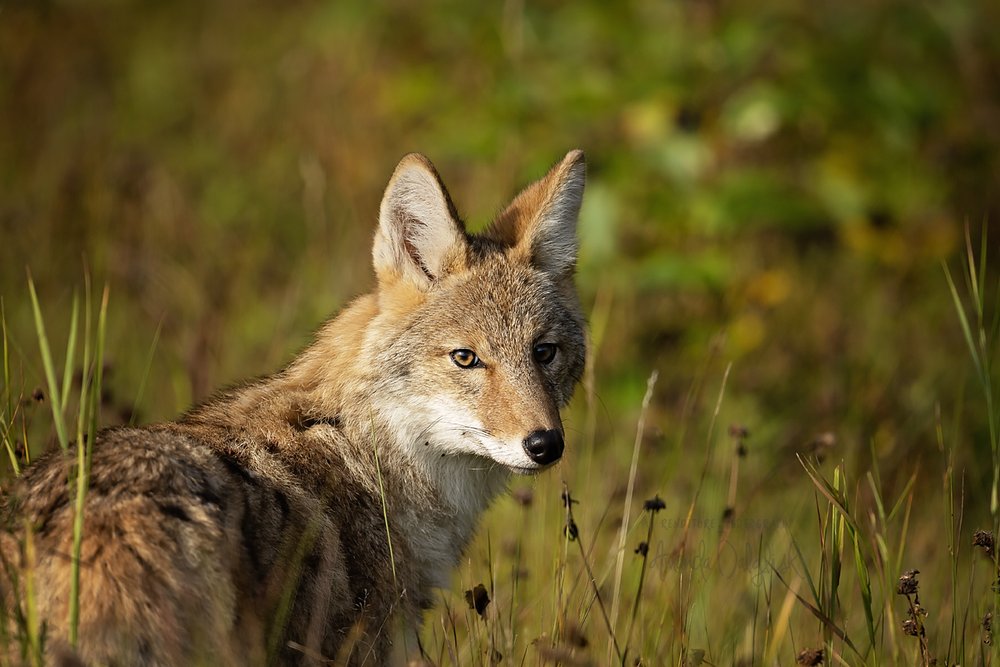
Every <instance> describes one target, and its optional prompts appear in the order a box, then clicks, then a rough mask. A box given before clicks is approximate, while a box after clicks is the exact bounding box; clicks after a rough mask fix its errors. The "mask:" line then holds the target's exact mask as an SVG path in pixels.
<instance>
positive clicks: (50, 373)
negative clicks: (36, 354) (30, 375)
mask: <svg viewBox="0 0 1000 667" xmlns="http://www.w3.org/2000/svg"><path fill="white" fill-rule="evenodd" d="M28 291H29V293H30V295H31V308H32V311H33V312H34V315H35V333H36V335H37V337H38V348H39V351H40V352H41V354H42V365H43V366H44V368H45V380H46V382H47V383H48V386H49V405H50V406H51V408H52V421H53V423H54V424H55V428H56V437H57V438H58V439H59V446H60V447H61V448H62V450H63V451H66V450H67V448H68V447H69V437H68V436H67V434H66V419H65V416H64V415H63V402H62V394H61V393H60V391H59V384H58V383H57V382H56V371H55V365H54V364H53V363H52V351H51V350H50V348H49V339H48V336H47V335H46V333H45V320H44V318H43V317H42V309H41V307H40V306H39V305H38V295H37V294H36V293H35V283H34V281H33V280H32V279H31V274H28Z"/></svg>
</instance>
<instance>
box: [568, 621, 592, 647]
mask: <svg viewBox="0 0 1000 667" xmlns="http://www.w3.org/2000/svg"><path fill="white" fill-rule="evenodd" d="M565 639H566V641H567V642H569V643H570V644H571V645H573V646H575V647H577V648H587V646H588V645H589V644H590V641H589V640H588V639H587V635H586V634H584V632H583V628H581V627H580V626H579V625H577V624H576V623H568V624H567V625H566V637H565Z"/></svg>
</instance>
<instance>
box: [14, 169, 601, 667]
mask: <svg viewBox="0 0 1000 667" xmlns="http://www.w3.org/2000/svg"><path fill="white" fill-rule="evenodd" d="M582 187H583V156H582V154H581V153H579V152H574V153H570V154H569V155H567V157H566V159H564V160H563V161H562V162H561V163H560V164H558V165H556V167H554V168H553V170H552V171H551V172H550V173H549V174H548V175H547V176H546V177H545V178H544V179H542V180H541V181H540V182H539V183H536V184H534V185H532V186H530V187H529V188H528V189H526V190H525V192H524V193H522V194H521V195H520V196H519V197H518V198H517V199H515V200H514V202H513V203H512V205H511V207H510V208H509V209H507V210H506V211H504V212H503V213H501V214H500V216H499V217H498V218H497V221H496V222H495V223H494V225H493V226H492V227H491V228H490V229H489V230H488V231H487V232H486V233H485V234H484V235H483V236H480V237H472V236H469V235H468V234H467V233H466V232H465V230H464V226H463V225H462V223H461V221H460V220H459V219H458V217H457V214H456V213H455V209H454V206H453V205H452V203H451V200H450V198H449V197H448V195H447V192H446V191H445V190H444V187H443V186H442V185H441V182H440V178H439V177H438V175H437V172H436V171H434V169H433V167H432V166H431V165H430V163H429V162H428V161H427V160H426V159H425V158H423V157H420V156H407V157H406V158H404V159H403V161H402V162H401V163H400V166H399V167H398V168H397V170H396V173H395V174H394V175H393V179H392V180H391V181H390V183H389V186H388V187H387V189H386V196H385V199H384V201H383V205H382V211H381V216H380V224H379V231H378V233H377V235H376V242H375V251H374V254H375V268H376V272H377V274H378V277H379V287H378V289H377V290H376V291H375V292H374V293H372V294H369V295H367V296H364V297H361V298H360V299H358V300H357V301H355V302H354V303H353V304H352V305H351V306H350V307H348V308H347V309H346V310H345V311H344V312H343V313H341V314H340V315H339V316H338V317H336V318H335V319H332V320H331V321H329V322H328V323H327V324H326V325H325V326H324V327H323V328H322V329H321V330H320V331H319V333H318V334H317V336H316V340H315V341H314V343H313V344H312V345H311V346H310V347H308V348H307V349H306V350H305V351H304V352H303V353H302V354H301V355H300V356H299V357H298V358H297V359H295V360H294V361H293V362H292V363H291V364H290V365H289V366H288V367H287V368H285V369H284V370H282V371H281V372H279V373H277V374H275V375H273V376H269V377H266V378H263V379H261V380H257V381H254V382H251V383H249V384H246V385H244V386H241V387H238V388H236V389H232V390H230V391H227V392H224V393H222V394H220V395H219V396H217V397H216V398H214V399H213V400H211V401H209V402H208V403H206V404H204V405H202V406H199V407H197V408H195V409H193V410H192V411H190V412H189V413H188V414H186V415H184V416H183V417H181V418H180V419H179V420H178V421H176V422H171V423H166V424H157V425H152V426H148V427H145V428H120V429H114V430H109V431H105V432H103V433H101V434H100V436H99V438H98V440H97V442H96V443H95V446H94V450H93V462H92V468H91V473H90V474H91V477H90V490H89V493H88V495H87V500H86V507H85V514H84V516H85V522H84V540H83V548H82V554H81V575H80V576H81V622H80V630H79V636H80V642H79V646H78V648H77V652H78V655H79V657H80V658H81V659H83V660H84V661H86V662H87V663H89V664H107V665H189V664H212V665H216V664H217V665H247V664H264V663H265V662H268V661H272V662H274V661H276V662H279V663H283V664H298V663H307V662H311V661H312V660H313V659H317V660H319V659H326V660H332V659H340V660H347V661H349V662H350V663H351V664H365V663H369V664H384V663H386V662H388V661H390V659H391V658H390V656H391V655H393V647H392V643H393V641H392V640H393V637H394V636H395V635H394V632H395V629H396V625H397V624H398V623H402V624H403V625H406V626H408V627H410V628H411V629H412V628H415V627H416V626H417V625H418V624H419V621H420V615H421V612H422V611H423V610H424V609H426V608H428V607H430V606H431V603H432V590H433V588H434V587H435V586H440V585H445V584H446V583H447V573H448V570H449V569H450V568H451V567H452V566H453V565H454V564H455V563H456V562H457V560H458V558H459V557H460V555H461V553H462V550H463V549H464V548H465V546H466V544H467V543H468V541H469V540H470V538H471V536H472V534H473V532H474V529H475V524H476V520H477V517H478V516H479V514H480V513H481V512H482V511H483V510H484V509H485V508H486V507H487V505H488V504H489V502H490V500H491V499H492V498H493V497H494V496H495V495H496V494H497V493H499V492H501V491H502V490H503V489H504V487H505V486H506V482H507V477H508V475H509V470H515V471H517V472H526V471H529V470H533V469H536V468H538V467H539V466H536V465H534V464H532V463H531V461H530V460H529V459H527V458H526V454H524V452H523V451H521V450H520V442H521V441H522V440H523V439H524V438H525V437H526V436H527V435H528V434H529V433H531V432H533V431H536V430H538V429H561V424H560V421H559V408H560V407H561V406H563V405H565V404H566V402H567V401H568V400H569V398H570V394H571V393H572V390H573V387H574V385H575V384H576V382H577V381H578V379H579V377H580V374H581V372H582V367H583V359H584V339H583V325H582V321H581V316H580V310H579V305H578V303H577V300H576V296H575V292H574V290H573V287H572V273H573V265H574V263H575V258H576V240H575V239H576V233H575V221H576V215H577V212H578V209H579V203H580V197H581V196H582ZM541 340H545V341H549V342H553V343H556V344H557V345H558V353H557V357H556V359H555V360H554V361H553V362H552V363H550V364H547V365H544V366H543V365H541V364H540V363H538V362H536V361H534V360H533V358H532V349H533V348H532V346H533V345H535V344H536V343H538V342H539V341H541ZM455 349H472V350H474V351H475V352H476V353H477V355H478V356H479V358H480V360H481V361H482V365H481V366H480V367H477V368H470V369H465V368H459V367H457V366H456V365H455V363H453V362H452V360H451V358H450V357H449V355H450V353H451V351H453V350H455ZM68 472H69V463H68V459H67V458H65V457H62V456H60V455H52V456H49V457H48V458H46V459H44V460H43V461H40V462H38V463H36V464H35V465H32V466H31V467H30V468H29V469H28V471H27V472H26V473H25V475H24V476H23V479H22V480H21V482H20V484H19V486H18V487H17V489H16V490H15V492H14V493H13V494H12V495H11V497H10V498H9V499H8V508H7V512H6V515H7V518H8V523H9V524H10V525H11V526H14V529H13V530H12V531H10V532H9V533H8V534H6V535H4V536H3V545H2V546H3V556H4V560H5V562H6V563H8V564H9V565H11V566H12V567H13V568H14V569H15V570H16V571H20V572H22V574H23V572H24V570H23V568H24V567H25V566H26V565H27V563H26V562H25V554H24V551H23V548H22V547H23V539H24V536H23V533H21V532H20V531H19V530H18V529H17V527H19V526H21V525H22V521H23V520H24V519H27V520H28V522H29V523H30V525H31V526H32V532H33V535H34V542H35V545H36V552H37V557H36V561H35V562H34V563H33V566H34V580H35V582H36V587H37V590H38V597H37V605H38V609H39V610H40V613H41V616H42V618H43V619H44V622H45V624H46V628H47V633H48V637H49V642H48V644H49V650H50V655H55V653H54V652H55V651H57V650H59V648H60V647H61V646H62V647H64V646H65V642H66V637H67V627H66V626H67V616H68V591H69V576H70V556H69V554H70V553H71V540H72V537H71V535H72V527H71V526H72V521H73V507H72V502H71V498H70V494H69V489H68V485H67V475H68ZM383 503H384V507H383ZM383 509H384V510H385V512H386V513H387V515H388V533H389V535H388V539H387V526H386V520H385V519H384V516H383ZM390 550H391V551H390ZM21 582H22V583H23V577H22V578H21ZM22 594H23V591H22ZM7 598H8V601H11V591H10V590H8V592H7ZM407 649H408V650H409V652H410V653H411V654H412V653H413V651H414V649H415V647H414V646H412V645H411V646H408V647H407ZM396 653H397V654H398V653H399V652H398V647H396Z"/></svg>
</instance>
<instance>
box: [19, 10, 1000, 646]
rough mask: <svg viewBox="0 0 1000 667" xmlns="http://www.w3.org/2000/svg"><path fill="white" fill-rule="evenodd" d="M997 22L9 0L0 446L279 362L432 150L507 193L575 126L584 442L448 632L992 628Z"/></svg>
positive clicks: (746, 634)
mask: <svg viewBox="0 0 1000 667" xmlns="http://www.w3.org/2000/svg"><path fill="white" fill-rule="evenodd" d="M998 21H1000V10H998V8H997V7H996V6H995V3H989V2H973V1H970V0H961V1H956V2H949V3H940V4H933V3H913V2H910V1H903V0H877V1H876V0H873V1H871V2H865V3H820V4H812V5H809V6H799V5H798V4H797V3H793V2H785V1H783V0H768V2H764V3H760V2H750V1H749V0H739V1H737V2H732V3H715V2H700V1H699V2H642V1H638V0H636V1H632V2H627V3H601V2H596V1H593V2H577V3H572V4H567V5H562V4H560V3H554V2H540V3H529V2H526V1H524V0H508V1H507V2H503V3H499V4H492V3H481V4H472V5H470V4H469V3H458V2H449V1H445V0H437V1H435V2H433V3H430V4H426V5H417V4H412V3H406V2H390V3H380V4H375V3H355V2H343V3H329V4H322V3H318V2H306V1H303V2H297V3H293V4H289V3H277V2H255V3H250V4H239V5H237V4H236V3H229V2H220V3H196V2H193V1H190V2H189V1H187V0H185V1H182V2H176V3H169V4H164V5H155V6H153V5H150V6H146V5H142V4H140V3H133V2H95V3H88V4H78V3H71V2H48V3H39V4H30V3H15V4H11V5H8V6H4V7H2V8H0V102H2V104H0V129H2V135H3V137H4V138H3V141H0V175H2V177H0V297H2V299H3V322H4V341H5V346H4V355H5V356H4V374H3V382H4V384H3V390H2V396H0V414H2V423H0V426H2V430H3V435H4V446H5V448H6V449H7V452H6V453H2V452H0V455H2V456H3V458H4V461H5V462H4V466H5V468H4V472H3V474H2V479H3V480H4V482H3V484H4V485H6V484H8V483H9V480H10V479H11V478H12V477H13V476H14V475H15V474H16V472H17V470H19V469H20V468H22V467H23V466H24V465H28V464H29V461H30V460H31V459H32V458H35V457H37V456H38V455H39V454H40V453H41V452H42V451H44V450H47V449H50V448H58V447H60V443H61V444H63V445H65V443H66V442H67V441H68V440H73V439H75V438H77V436H78V435H82V434H84V433H87V432H88V431H89V430H90V428H91V417H93V422H94V423H93V425H94V426H95V427H96V426H99V425H100V426H103V425H113V424H119V423H123V422H128V421H134V422H137V423H147V422H153V421H157V420H163V419H170V418H172V417H174V416H176V415H177V414H179V413H180V412H181V411H183V410H184V409H186V408H187V407H188V406H189V405H191V404H192V403H193V402H197V401H198V400H201V399H203V398H205V397H206V396H208V395H210V394H211V392H212V391H214V390H215V389H217V388H219V387H221V386H224V385H226V384H227V383H231V382H235V381H238V380H240V379H242V378H245V377H248V376H252V375H256V374H262V373H267V372H271V371H273V370H276V369H278V368H280V367H281V365H282V364H283V363H285V362H287V361H288V360H289V359H290V358H291V356H292V355H293V354H294V353H295V351H296V350H298V349H300V348H301V347H302V346H303V345H304V344H305V343H306V342H307V341H308V339H309V335H310V333H311V332H312V331H313V330H314V329H315V328H316V327H317V326H318V325H319V323H320V322H322V321H323V319H324V318H325V317H327V316H329V315H330V314H332V313H334V312H336V310H337V309H339V308H340V307H342V306H343V305H344V304H345V303H347V302H348V301H349V300H350V299H351V298H352V297H353V296H354V295H357V294H359V293H362V292H363V291H365V290H367V289H369V288H371V286H372V285H373V277H372V273H371V269H370V260H369V250H370V242H371V235H372V232H373V228H374V224H375V220H376V213H377V207H378V202H379V197H380V195H381V189H382V188H383V187H384V185H385V181H386V179H387V178H388V176H389V174H390V173H391V170H392V168H393V166H394V165H395V163H396V161H397V160H398V159H399V157H400V156H401V155H403V154H404V153H406V152H409V151H412V150H419V151H422V152H424V153H426V154H427V155H428V156H429V157H430V158H431V159H432V160H433V161H434V162H435V164H436V165H437V167H438V168H439V170H440V171H441V173H442V176H443V177H444V179H445V181H446V182H447V183H448V185H449V188H450V189H451V193H452V195H453V197H454V198H455V200H456V204H457V205H458V208H459V210H460V211H461V212H462V213H463V215H464V216H465V217H466V219H467V220H468V222H469V225H470V227H472V228H478V227H480V226H482V225H484V224H485V223H486V222H487V221H488V220H489V218H490V216H491V215H492V214H493V213H494V212H495V211H496V210H497V208H498V207H499V206H500V205H501V204H502V203H503V202H504V201H505V200H506V198H507V197H509V196H510V195H511V194H513V193H514V192H515V191H516V189H517V188H518V187H520V186H521V185H523V184H525V183H526V182H527V181H528V180H529V179H531V178H534V177H536V176H538V175H539V174H540V173H542V172H543V171H544V169H545V168H546V167H547V166H548V165H549V164H551V163H552V162H553V161H555V160H557V159H558V158H559V157H561V156H562V155H563V154H564V153H565V151H566V150H568V149H570V148H573V147H581V148H583V149H584V150H586V151H587V154H588V161H589V181H588V190H587V193H586V199H585V204H584V210H583V212H582V215H581V221H580V236H581V243H582V247H581V259H580V267H579V285H580V289H581V294H582V298H583V303H584V307H585V310H586V311H587V315H588V322H589V334H590V339H591V342H590V357H589V365H588V372H587V375H586V379H585V382H584V384H583V386H581V387H580V389H579V390H578V392H577V395H576V398H575V399H574V403H573V405H572V406H571V408H570V410H569V411H568V412H567V414H566V415H565V422H566V426H567V432H568V436H569V439H568V447H567V453H566V456H565V460H564V461H563V462H562V463H561V464H560V465H559V466H558V467H557V468H556V469H555V470H553V471H550V472H548V473H545V474H543V475H541V476H539V477H538V478H536V479H520V478H518V479H515V481H514V484H513V493H512V494H511V497H509V498H505V499H503V500H501V501H499V502H498V503H497V505H496V506H495V507H494V508H493V509H492V510H491V512H490V513H489V514H488V515H487V517H486V519H485V521H484V523H483V525H482V528H481V531H480V535H479V537H478V539H477V541H476V542H475V544H474V545H473V547H472V548H471V549H470V550H469V552H468V557H467V560H466V562H465V563H464V564H463V566H462V567H461V568H460V569H459V570H458V571H457V572H456V574H455V577H454V582H453V586H452V587H451V589H450V590H448V591H444V592H442V598H441V602H440V604H439V605H438V607H437V608H436V609H435V610H433V611H431V612H429V613H428V615H427V618H426V622H425V626H424V630H423V633H422V636H423V643H424V646H425V648H426V649H427V653H428V657H429V658H430V659H431V661H433V662H434V663H435V664H440V665H447V664H452V665H480V664H483V665H486V664H495V663H496V662H498V661H502V664H518V665H519V664H526V665H533V664H562V665H574V664H580V665H583V664H595V665H604V664H612V663H614V664H635V660H636V659H640V660H641V663H642V664H644V665H663V664H677V665H698V664H712V665H728V664H748V665H749V664H753V665H771V664H782V665H793V664H796V663H797V662H798V663H799V664H812V663H810V662H809V660H812V659H816V656H815V654H812V655H810V654H803V651H823V661H824V664H848V665H859V664H870V665H874V664H884V665H895V664H917V665H929V664H932V663H933V661H935V660H936V664H938V665H945V664H948V665H951V664H961V665H969V664H994V663H993V661H994V660H995V659H996V656H995V653H996V649H995V648H994V646H995V642H994V638H993V634H992V629H991V627H990V622H989V621H988V620H987V619H988V618H989V616H988V615H989V614H993V613H995V609H996V605H997V602H998V600H997V597H998V593H997V589H998V585H997V582H998V572H1000V570H998V565H997V557H996V550H995V548H994V547H993V546H991V545H992V542H991V539H992V537H991V535H987V534H983V533H977V531H989V532H990V533H991V534H992V535H996V534H997V531H998V529H1000V505H998V501H997V488H996V486H997V482H998V479H1000V435H998V429H1000V405H998V402H997V401H998V399H997V393H998V392H1000V368H998V367H997V364H996V362H995V360H996V356H997V354H998V353H1000V336H998V333H997V331H998V329H997V328H998V322H1000V269H998V267H1000V257H998V250H997V249H998V248H1000V245H998V239H1000V230H998V229H997V227H996V222H995V220H996V219H997V217H998V215H1000V187H998V186H1000V183H998V182H997V174H1000V130H998V128H1000V75H998V72H1000V42H998V41H997V40H996V39H994V35H993V34H992V26H995V25H997V22H998ZM26 269H27V270H29V271H30V275H31V280H32V284H33V285H34V289H35V290H36V292H37V298H38V307H37V310H36V308H35V307H34V305H33V301H32V297H31V290H29V282H28V274H27V273H26ZM87 281H89V283H88V282H87ZM105 285H106V286H107V305H106V311H104V312H105V313H106V315H104V316H103V318H102V315H101V313H102V310H101V309H102V303H103V298H104V288H105ZM74 313H75V315H74ZM38 316H41V318H43V319H44V325H45V329H46V337H45V338H46V339H47V341H48V344H49V347H50V348H51V349H50V357H51V361H50V364H49V365H50V366H51V372H50V373H49V375H50V376H51V377H47V374H46V362H45V361H44V355H43V354H42V351H41V347H42V346H40V342H41V341H40V336H39V330H38V325H37V322H38ZM88 331H89V333H87V332H88ZM99 331H100V332H101V333H102V335H103V337H104V341H103V344H101V342H100V341H99V335H98V332H99ZM71 332H73V333H72V335H71ZM70 342H72V344H71V345H68V343H70ZM69 348H72V349H69ZM99 351H103V355H104V358H103V359H102V360H101V362H100V363H98V352H99ZM67 358H69V361H68V362H67ZM85 359H86V360H87V363H84V360H85ZM98 371H100V383H101V384H100V388H99V390H96V389H97V388H96V386H94V385H92V382H94V381H97V379H98ZM52 387H57V388H58V391H57V392H53V391H52ZM84 388H87V391H88V392H89V393H88V394H87V395H83V396H82V397H81V391H82V390H83V389H84ZM36 390H37V391H36ZM81 405H82V406H83V410H82V411H80V410H79V406H81ZM78 414H82V418H80V419H78ZM60 421H62V422H63V424H62V425H61V426H57V424H58V423H59V422H60ZM566 498H571V499H572V501H573V502H571V503H567V502H566ZM657 498H658V499H660V500H662V505H663V506H662V507H660V503H659V502H658V501H657V500H656V499H657ZM570 512H571V515H570ZM641 545H645V546H641ZM909 570H919V574H918V575H915V576H913V577H910V576H907V575H906V573H907V571H909ZM901 577H902V579H901ZM478 585H482V586H483V587H484V589H485V593H486V594H487V595H488V597H489V600H490V603H489V604H488V605H487V606H486V607H485V609H483V608H482V605H483V602H484V599H485V598H484V597H483V594H482V592H479V593H477V592H476V587H477V586H478ZM900 591H903V592H900ZM467 592H468V597H469V598H470V599H471V600H472V602H473V604H472V605H471V606H470V603H469V601H468V600H467V595H466V593H467ZM477 601H478V603H479V609H480V610H481V611H482V614H479V613H477V610H476V605H475V603H476V602H477ZM28 634H29V635H30V634H31V633H28ZM10 641H13V642H25V643H26V644H31V643H32V642H37V641H40V640H39V639H38V638H37V637H32V636H22V637H18V638H13V639H11V640H10Z"/></svg>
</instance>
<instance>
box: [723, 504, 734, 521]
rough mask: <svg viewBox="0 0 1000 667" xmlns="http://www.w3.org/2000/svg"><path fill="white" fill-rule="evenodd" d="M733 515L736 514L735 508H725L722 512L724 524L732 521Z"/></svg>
mask: <svg viewBox="0 0 1000 667" xmlns="http://www.w3.org/2000/svg"><path fill="white" fill-rule="evenodd" d="M735 514H736V508H735V507H727V508H726V509H724V510H722V520H723V521H724V522H728V521H732V520H733V515H735Z"/></svg>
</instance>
